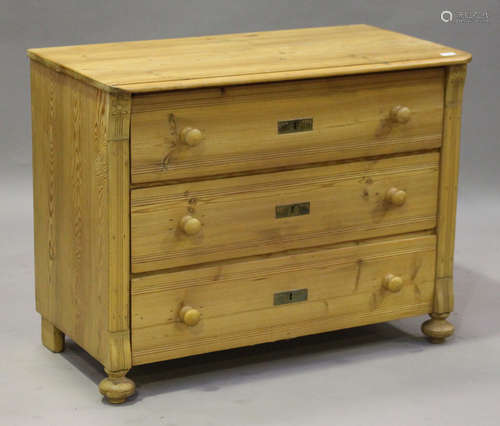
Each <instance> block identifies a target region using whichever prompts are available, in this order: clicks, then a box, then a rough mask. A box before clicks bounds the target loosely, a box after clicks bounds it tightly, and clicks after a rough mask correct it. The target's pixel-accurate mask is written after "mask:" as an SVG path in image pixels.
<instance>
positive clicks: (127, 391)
mask: <svg viewBox="0 0 500 426" xmlns="http://www.w3.org/2000/svg"><path fill="white" fill-rule="evenodd" d="M127 371H128V370H123V371H108V370H106V373H107V374H108V377H106V378H105V379H103V380H102V381H101V382H100V383H99V392H101V394H102V395H103V396H105V397H106V399H107V401H108V402H110V403H111V404H121V403H122V402H125V400H126V399H127V398H128V397H130V396H132V395H133V394H134V393H135V383H134V382H133V381H132V380H130V379H129V378H128V377H125V374H127Z"/></svg>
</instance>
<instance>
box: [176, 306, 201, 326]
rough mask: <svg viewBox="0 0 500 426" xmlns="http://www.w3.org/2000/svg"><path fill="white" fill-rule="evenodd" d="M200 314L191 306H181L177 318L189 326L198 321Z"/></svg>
mask: <svg viewBox="0 0 500 426" xmlns="http://www.w3.org/2000/svg"><path fill="white" fill-rule="evenodd" d="M200 316H201V314H200V311H198V310H197V309H194V308H192V307H191V306H183V307H182V309H181V310H180V312H179V318H180V319H181V321H182V322H183V323H184V324H186V325H189V326H190V327H193V326H195V325H196V324H198V323H199V322H200Z"/></svg>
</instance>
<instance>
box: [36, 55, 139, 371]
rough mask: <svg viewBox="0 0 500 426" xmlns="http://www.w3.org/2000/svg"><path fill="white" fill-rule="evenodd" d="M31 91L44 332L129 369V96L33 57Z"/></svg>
mask: <svg viewBox="0 0 500 426" xmlns="http://www.w3.org/2000/svg"><path fill="white" fill-rule="evenodd" d="M31 90H32V92H31V93H32V95H31V100H32V121H33V123H32V129H33V184H34V191H33V193H34V228H35V282H36V307H37V310H38V312H39V313H40V314H41V315H42V317H43V321H44V324H45V325H46V326H45V327H44V329H45V332H44V331H42V336H44V335H45V336H47V330H48V328H47V327H48V326H47V324H48V323H50V324H51V326H52V327H55V328H57V329H58V330H60V332H62V333H65V334H66V335H68V336H69V337H71V338H72V339H73V340H74V341H75V342H76V343H78V344H79V345H80V346H81V347H83V348H84V349H85V350H86V351H87V352H88V353H90V354H91V355H92V356H93V357H94V358H96V359H97V360H99V361H100V362H101V363H102V364H103V365H104V366H105V367H106V368H107V369H108V370H109V371H120V370H124V369H128V368H130V366H131V356H130V333H129V269H130V266H129V265H130V263H129V262H130V254H129V229H130V225H129V176H130V170H129V144H128V138H129V123H130V96H128V95H113V94H109V93H106V92H103V91H101V90H99V89H96V88H94V87H91V86H88V85H85V84H83V83H82V82H80V81H77V80H74V79H72V78H71V77H68V76H67V75H64V74H61V73H57V72H55V71H53V70H51V69H49V68H47V67H44V66H42V65H41V64H39V63H37V62H32V64H31ZM44 333H45V334H44ZM51 333H52V334H54V331H52V332H51ZM43 339H44V343H45V342H46V337H43Z"/></svg>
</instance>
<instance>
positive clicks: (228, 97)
mask: <svg viewBox="0 0 500 426" xmlns="http://www.w3.org/2000/svg"><path fill="white" fill-rule="evenodd" d="M28 55H29V57H30V58H31V101H32V122H33V126H32V127H33V169H34V213H35V214H34V221H35V276H36V279H35V281H36V307H37V311H38V312H39V313H40V314H41V316H42V341H43V343H44V345H45V346H47V347H48V348H49V349H51V350H52V351H54V352H59V351H62V350H63V348H64V336H65V335H68V336H69V337H71V338H72V339H73V340H74V341H75V342H77V343H78V344H79V345H80V346H81V347H82V348H84V349H85V350H86V351H87V352H88V353H89V354H91V355H92V356H93V357H94V358H96V359H97V360H98V361H100V362H101V363H102V364H103V366H104V368H105V370H106V372H107V374H108V377H107V378H105V379H104V380H103V381H102V382H101V384H100V390H101V393H103V395H105V396H106V397H107V398H108V400H109V401H111V402H114V403H119V402H122V401H124V400H125V399H126V398H127V397H128V396H130V395H131V394H133V393H134V388H135V386H134V383H133V382H132V381H131V380H130V379H129V378H127V377H126V376H125V374H126V373H127V371H128V370H129V369H130V368H131V367H132V366H134V365H138V364H144V363H151V362H156V361H161V360H168V359H173V358H178V357H184V356H189V355H193V354H200V353H204V352H209V351H216V350H221V349H228V348H233V347H238V346H244V345H253V344H257V343H262V342H269V341H274V340H279V339H288V338H293V337H297V336H302V335H306V334H312V333H320V332H325V331H330V330H336V329H341V328H346V327H354V326H360V325H364V324H370V323H375V322H381V321H389V320H393V319H397V318H402V317H407V316H414V315H423V314H430V315H431V319H429V320H427V321H426V322H425V323H424V325H423V327H422V329H423V332H424V333H425V334H426V335H427V336H429V337H430V339H431V341H433V342H441V341H443V340H444V338H446V337H448V336H450V335H451V334H452V332H453V326H452V325H451V324H450V323H449V322H448V321H447V320H446V318H447V316H448V315H449V313H450V312H451V311H452V309H453V289H452V273H453V245H454V228H455V208H456V194H457V172H458V170H457V168H458V154H459V136H460V116H461V103H462V89H463V84H464V78H465V69H466V64H467V63H468V62H469V61H470V55H469V54H468V53H466V52H462V51H458V50H456V49H452V48H449V47H445V46H441V45H438V44H434V43H431V42H427V41H424V40H419V39H416V38H413V37H409V36H405V35H402V34H398V33H395V32H391V31H386V30H382V29H378V28H375V27H371V26H366V25H353V26H346V27H330V28H313V29H303V30H287V31H274V32H263V33H249V34H235V35H224V36H210V37H198V38H185V39H171V40H154V41H146V42H126V43H110V44H100V45H85V46H70V47H57V48H46V49H31V50H29V51H28Z"/></svg>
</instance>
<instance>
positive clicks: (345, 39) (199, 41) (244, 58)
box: [28, 25, 471, 93]
mask: <svg viewBox="0 0 500 426" xmlns="http://www.w3.org/2000/svg"><path fill="white" fill-rule="evenodd" d="M28 56H29V57H30V58H31V59H33V60H36V61H39V62H42V63H44V64H45V65H47V66H49V67H52V68H55V69H57V70H58V71H61V72H64V73H67V74H69V75H71V76H73V77H75V78H77V79H80V80H83V81H86V82H87V83H89V84H91V85H93V86H96V87H99V88H101V89H104V90H106V91H126V92H131V93H141V92H155V91H163V90H177V89H190V88H199V87H210V86H223V85H232V84H247V83H260V82H270V81H280V80H295V79H305V78H316V77H330V76H338V75H348V74H360V73H370V72H382V71H393V70H399V69H409V68H427V67H435V66H443V65H453V64H461V63H467V62H469V61H470V58H471V56H470V54H469V53H467V52H464V51H461V50H457V49H453V48H450V47H447V46H443V45H440V44H436V43H432V42H430V41H426V40H421V39H418V38H415V37H411V36H407V35H404V34H400V33H397V32H393V31H388V30H384V29H381V28H377V27H373V26H369V25H347V26H337V27H318V28H306V29H298V30H281V31H265V32H255V33H241V34H227V35H215V36H205V37H189V38H176V39H164V40H149V41H133V42H119V43H104V44H89V45H79V46H64V47H49V48H41V49H29V50H28Z"/></svg>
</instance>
